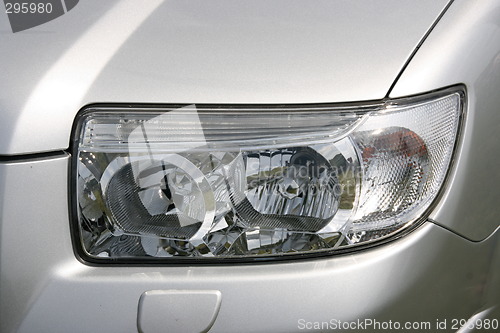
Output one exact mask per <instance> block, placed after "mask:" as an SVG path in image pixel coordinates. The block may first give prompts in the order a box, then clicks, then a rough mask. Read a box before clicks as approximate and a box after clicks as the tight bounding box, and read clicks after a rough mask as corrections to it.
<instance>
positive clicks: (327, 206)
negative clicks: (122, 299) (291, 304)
mask: <svg viewBox="0 0 500 333" xmlns="http://www.w3.org/2000/svg"><path fill="white" fill-rule="evenodd" d="M463 100H464V92H463V90H462V89H459V88H455V89H447V90H444V91H441V92H437V93H430V94H426V95H422V96H417V97H412V98H403V99H397V100H384V101H381V102H377V103H366V104H344V105H335V104H333V105H326V104H322V105H287V106H280V105H256V106H242V105H236V106H224V105H218V106H214V105H188V106H90V107H87V108H86V109H84V111H83V112H82V113H81V114H80V116H79V118H78V120H77V126H76V131H75V133H76V136H75V144H74V154H73V155H74V157H73V163H72V166H73V175H74V177H73V179H74V183H73V187H72V188H73V195H74V196H75V197H74V198H75V199H74V200H73V202H74V212H75V214H74V215H75V221H76V222H75V228H74V230H75V231H76V238H75V239H76V243H77V246H78V248H79V249H80V250H81V253H82V254H83V255H84V256H85V257H86V258H87V259H90V260H110V259H111V260H114V261H115V260H116V259H117V258H122V260H132V261H133V260H155V261H158V260H160V261H165V262H171V261H169V260H172V259H180V258H186V259H189V260H192V259H193V258H194V259H202V260H210V258H212V259H224V260H226V259H231V258H237V259H239V260H241V259H251V258H259V259H262V258H283V257H287V256H288V255H291V254H292V255H293V254H314V255H318V254H320V253H330V252H332V251H333V252H334V251H338V250H345V249H346V248H350V247H353V246H357V245H362V244H367V243H371V242H373V241H375V240H378V239H382V238H387V237H390V236H392V235H394V234H396V233H397V232H399V231H401V230H403V229H405V228H407V227H409V226H411V225H415V224H417V223H418V221H421V220H422V218H423V217H425V213H426V211H427V210H428V209H429V207H430V205H431V203H432V202H433V200H434V199H435V198H436V196H437V194H438V192H439V190H440V188H441V187H442V184H443V182H444V179H445V176H446V173H447V170H448V168H449V165H450V161H451V158H452V153H453V150H454V146H455V142H456V140H457V134H458V128H459V122H460V115H461V112H462V108H463Z"/></svg>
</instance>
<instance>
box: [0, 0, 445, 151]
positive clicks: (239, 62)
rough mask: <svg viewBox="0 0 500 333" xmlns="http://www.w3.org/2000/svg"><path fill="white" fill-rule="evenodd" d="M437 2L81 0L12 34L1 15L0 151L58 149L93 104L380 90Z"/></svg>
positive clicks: (343, 96)
mask: <svg viewBox="0 0 500 333" xmlns="http://www.w3.org/2000/svg"><path fill="white" fill-rule="evenodd" d="M447 2H448V1H447V0H440V1H436V0H424V1H413V0H384V1H377V2H375V1H363V2H361V1H346V0H327V1H315V2H314V5H312V4H311V2H309V1H288V0H287V1H272V2H271V1H267V0H263V1H210V2H208V1H156V0H149V1H140V2H139V1H98V0H86V1H80V3H78V5H77V6H76V7H75V8H74V9H72V10H71V11H69V12H67V13H66V14H65V15H63V16H61V17H59V18H57V19H54V20H52V21H50V22H48V23H46V24H43V25H40V26H38V27H35V28H32V29H29V30H26V31H23V32H19V33H15V34H14V33H12V32H11V30H10V27H9V23H8V20H6V19H4V18H6V15H5V17H2V19H1V20H0V31H1V34H0V42H1V43H0V44H1V45H2V47H1V48H0V60H1V63H0V73H1V74H2V77H1V82H0V112H1V121H0V155H17V154H27V153H37V152H48V151H57V150H64V149H67V148H68V146H69V142H70V137H71V127H72V124H73V121H74V118H75V115H76V114H77V113H78V111H79V110H80V109H81V108H82V107H83V106H84V105H87V104H91V103H252V104H253V103H324V102H348V101H362V100H376V99H381V98H383V97H384V96H386V94H387V93H388V91H389V89H390V87H391V85H392V84H393V82H394V80H395V79H396V77H397V75H398V73H400V71H401V70H402V68H403V67H404V65H405V63H406V62H407V61H408V59H409V58H410V56H411V54H412V53H413V52H414V50H415V49H416V47H417V45H418V44H419V43H420V42H421V40H422V39H423V37H424V36H425V34H426V33H427V32H428V31H429V29H430V28H431V27H432V25H433V23H434V22H435V21H436V19H437V18H438V17H439V15H440V14H441V12H442V11H443V9H444V8H445V6H446V4H447ZM1 15H4V14H0V16H1Z"/></svg>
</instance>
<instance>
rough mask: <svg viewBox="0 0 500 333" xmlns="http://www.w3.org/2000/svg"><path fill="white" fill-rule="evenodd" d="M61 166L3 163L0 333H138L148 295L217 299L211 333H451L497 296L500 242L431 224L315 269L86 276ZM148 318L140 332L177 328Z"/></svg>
mask: <svg viewBox="0 0 500 333" xmlns="http://www.w3.org/2000/svg"><path fill="white" fill-rule="evenodd" d="M69 160H70V158H69V156H68V155H65V154H62V153H61V155H59V156H52V157H45V158H43V157H40V158H37V159H30V160H18V161H12V162H3V163H0V228H1V229H0V274H1V279H0V315H1V317H0V331H1V332H12V331H19V332H136V331H137V329H138V303H139V299H140V298H141V295H142V294H143V293H144V292H146V291H150V290H182V291H186V292H187V293H188V294H189V291H197V290H198V291H199V290H210V291H219V292H220V295H221V303H220V309H219V311H218V315H217V317H216V319H215V322H214V323H213V326H212V328H211V330H210V331H211V332H234V331H247V332H294V331H307V330H308V329H309V328H311V330H312V329H314V328H317V327H318V326H317V325H315V323H324V322H328V323H333V322H338V321H340V322H350V321H358V320H364V319H371V320H375V321H378V322H384V321H385V322H389V321H392V322H395V321H397V322H399V323H402V325H403V323H405V322H411V323H415V322H429V323H430V325H431V330H429V332H430V331H437V329H436V323H437V322H438V321H439V322H442V321H443V320H447V329H448V330H451V328H452V327H451V325H452V320H453V319H458V320H460V319H468V318H469V317H471V316H472V315H473V314H474V313H476V312H478V311H480V310H482V309H484V307H487V306H488V304H487V298H488V297H490V298H491V294H492V292H494V291H496V288H493V287H491V286H492V285H495V283H497V284H498V281H496V282H495V281H491V280H488V279H490V278H491V277H494V278H496V279H497V280H498V274H497V275H496V277H495V275H494V274H493V275H492V274H489V270H490V268H491V265H492V263H493V262H494V256H495V255H497V256H498V253H497V254H495V251H497V252H498V250H496V247H497V244H498V240H499V238H500V232H498V230H497V232H496V233H495V234H493V235H492V236H490V237H489V238H487V239H486V240H484V241H482V242H471V241H468V240H466V239H464V238H462V237H459V236H457V235H455V234H454V233H452V232H450V231H448V230H445V229H443V228H441V227H439V226H437V225H435V224H433V223H430V222H427V223H424V225H423V226H422V227H420V228H419V229H417V230H415V231H413V232H412V233H410V234H409V235H407V236H406V237H403V238H400V239H398V240H396V241H393V242H391V243H389V244H385V245H382V246H377V247H374V248H372V249H368V250H364V251H359V252H355V253H352V254H346V255H338V256H332V257H326V258H318V259H315V260H297V261H293V260H290V261H285V262H279V263H266V264H248V265H217V266H215V265H214V266H210V265H203V266H188V265H184V266H166V265H164V266H144V267H141V266H133V267H125V266H90V265H87V264H85V263H82V262H81V261H79V260H78V259H77V258H76V256H75V254H74V251H73V245H72V243H71V237H70V224H69V222H68V219H69V213H68V193H69V191H68V170H69V166H68V163H69ZM488 288H492V289H488ZM493 289H495V290H493ZM485 295H486V298H484V297H485ZM203 304H206V303H203V302H199V303H198V302H192V303H190V304H188V305H187V306H188V307H187V308H185V309H172V311H173V312H175V311H178V312H179V313H181V312H182V313H185V312H189V313H191V314H192V317H193V318H198V317H203V316H208V317H210V316H209V314H210V313H213V312H214V309H213V308H211V307H210V306H208V307H207V306H203ZM184 306H186V304H184ZM154 318H155V319H154V320H155V321H157V322H156V323H144V322H143V323H139V325H143V327H142V328H144V326H147V327H150V326H151V325H149V324H152V326H154V325H158V326H160V327H161V326H162V325H164V328H165V331H171V329H169V328H171V327H173V326H170V325H179V323H178V322H177V323H174V322H169V321H168V318H170V317H168V316H165V317H161V316H156V317H154ZM180 324H183V325H184V326H182V327H185V328H189V327H190V326H189V325H192V324H193V323H189V322H186V323H180ZM208 324H209V323H207V325H208ZM186 325H187V326H186ZM193 327H194V326H193ZM325 328H326V329H333V328H334V327H333V326H330V327H325V326H323V327H322V329H325ZM358 328H359V327H358ZM361 329H363V328H362V327H361V328H360V331H361ZM188 330H189V329H188ZM371 330H373V328H372V329H370V328H368V331H371ZM145 331H146V330H145ZM416 331H418V330H416ZM420 331H425V330H424V329H420ZM440 331H443V330H440Z"/></svg>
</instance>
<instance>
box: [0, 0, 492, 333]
mask: <svg viewBox="0 0 500 333" xmlns="http://www.w3.org/2000/svg"><path fill="white" fill-rule="evenodd" d="M0 31H1V34H0V59H1V64H0V73H1V81H0V119H1V121H0V316H1V317H0V331H1V332H80V331H81V332H89V331H95V332H101V331H102V332H134V331H137V329H138V327H139V329H140V330H143V331H144V332H148V331H154V330H155V329H156V328H164V330H165V331H172V332H174V331H179V330H182V331H202V330H205V329H207V328H210V327H211V330H210V331H211V332H234V331H249V332H293V331H304V330H308V329H309V328H311V329H314V328H317V327H316V326H314V325H313V324H315V323H324V322H328V323H330V322H332V320H338V321H342V322H353V321H357V320H365V319H373V320H377V321H379V322H388V321H390V320H392V321H393V322H394V321H398V322H401V323H404V322H430V323H432V325H433V326H432V328H433V329H431V330H429V331H437V327H436V323H437V322H443V321H445V320H446V321H447V329H448V330H451V328H452V326H451V325H452V321H453V320H468V319H469V318H471V317H473V316H474V315H476V317H474V318H490V319H494V318H497V320H498V319H500V315H499V314H500V310H499V300H500V288H499V286H500V242H499V238H500V231H499V217H498V216H500V207H499V203H500V191H499V190H498V188H499V186H500V174H499V173H498V166H499V165H500V157H499V156H500V155H499V148H498V143H499V142H500V132H499V131H498V128H499V127H500V108H499V105H500V94H499V93H498V92H499V88H500V3H499V2H498V1H495V0H482V1H479V0H477V1H470V0H455V1H447V0H438V1H436V0H432V1H431V0H424V1H418V2H417V1H410V0H403V1H401V0H384V1H380V2H362V3H361V2H354V1H341V0H334V1H317V2H315V3H314V5H311V4H310V3H309V2H306V1H298V0H294V1H275V2H268V1H252V2H246V1H222V0H218V1H211V2H208V1H189V2H185V1H156V0H155V1H153V0H151V1H144V2H138V1H106V2H103V1H96V0H94V1H90V0H89V1H84V2H83V1H82V3H80V4H79V5H78V6H76V7H75V8H74V9H73V10H72V11H71V12H68V13H67V14H66V15H64V16H62V17H60V18H58V19H56V20H53V21H51V22H49V23H46V24H44V25H42V26H39V27H36V28H33V29H30V30H27V31H25V32H21V33H17V34H12V33H11V32H10V28H9V26H8V22H7V20H5V19H4V18H2V19H1V21H0ZM457 84H462V85H464V86H465V88H466V91H467V104H466V119H465V122H464V126H463V128H462V131H461V135H460V142H459V145H458V148H457V151H456V153H455V158H454V161H453V165H452V169H451V171H450V173H449V176H448V180H447V182H446V184H445V190H444V191H443V193H442V195H441V196H440V198H439V200H438V202H437V203H436V205H435V206H434V209H433V211H432V213H431V214H430V216H429V218H428V221H427V222H425V223H424V224H423V225H422V226H421V227H419V228H418V229H416V230H414V231H413V232H411V233H409V234H408V235H405V236H404V237H401V238H399V239H396V240H394V241H393V242H390V243H388V244H384V245H381V246H377V247H374V248H371V249H367V250H363V251H357V252H353V253H350V254H344V255H338V256H331V257H322V258H318V259H315V260H295V261H294V260H288V261H286V262H279V263H266V264H251V265H243V264H238V265H235V264H233V265H198V266H197V265H176V266H169V265H162V266H95V265H89V264H87V263H85V262H82V261H80V260H79V259H78V258H77V256H76V255H75V253H74V250H73V244H72V240H71V230H70V217H69V213H68V212H69V199H68V196H69V195H71V193H70V191H69V179H68V177H69V167H70V166H69V164H70V156H69V154H70V151H69V147H70V140H71V133H72V126H73V122H74V119H75V116H76V114H77V113H78V111H79V110H80V109H81V108H82V107H83V106H85V105H88V104H92V103H247V104H259V103H269V104H281V103H286V104H293V103H335V102H353V101H373V100H381V99H384V98H386V97H389V98H397V97H403V96H410V95H416V94H421V93H425V92H429V91H433V90H436V89H439V88H443V87H447V86H452V85H457ZM158 290H160V291H165V293H166V294H167V296H168V297H170V299H172V300H175V302H176V304H178V310H177V311H173V312H172V313H170V314H164V313H161V306H159V307H158V308H154V307H153V308H146V307H145V306H142V307H141V306H139V300H140V299H141V295H143V294H144V293H145V292H148V291H158ZM153 294H154V293H153ZM200 295H201V296H200ZM185 308H189V313H190V314H191V315H190V316H189V317H188V319H186V318H185V313H186V310H184V309H185ZM175 318H177V319H179V320H178V321H175V320H174V319H175ZM176 325H177V326H176ZM328 328H332V327H328ZM358 328H359V327H358ZM422 331H424V330H422Z"/></svg>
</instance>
